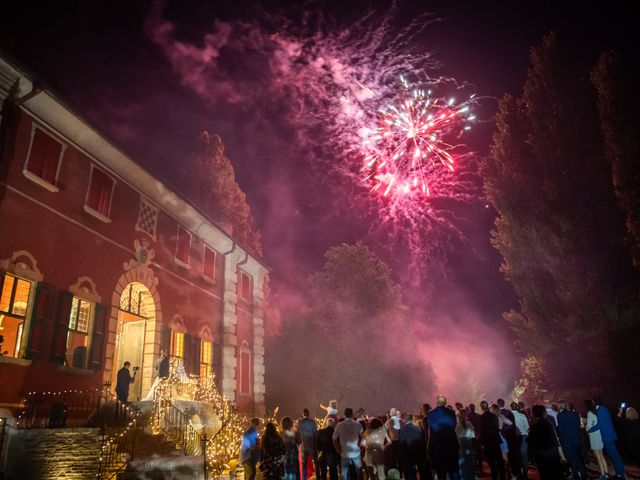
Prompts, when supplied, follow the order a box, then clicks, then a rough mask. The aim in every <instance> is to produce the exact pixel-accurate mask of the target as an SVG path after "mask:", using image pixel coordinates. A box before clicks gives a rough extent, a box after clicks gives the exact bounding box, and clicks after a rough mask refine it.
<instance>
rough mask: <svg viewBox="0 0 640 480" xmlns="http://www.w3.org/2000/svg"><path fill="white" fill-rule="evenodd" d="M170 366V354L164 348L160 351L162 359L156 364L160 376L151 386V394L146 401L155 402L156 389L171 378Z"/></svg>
mask: <svg viewBox="0 0 640 480" xmlns="http://www.w3.org/2000/svg"><path fill="white" fill-rule="evenodd" d="M169 366H170V365H169V354H168V353H167V351H166V350H165V349H164V348H163V349H162V350H160V358H159V359H158V362H157V363H156V370H157V371H158V376H157V377H156V379H155V380H154V381H153V385H151V389H150V390H149V393H148V394H147V396H146V397H145V400H153V394H154V393H155V391H156V388H158V385H159V384H160V382H161V381H162V380H164V379H166V378H169Z"/></svg>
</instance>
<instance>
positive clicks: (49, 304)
mask: <svg viewBox="0 0 640 480" xmlns="http://www.w3.org/2000/svg"><path fill="white" fill-rule="evenodd" d="M54 306H55V289H54V288H53V286H51V285H47V284H46V283H39V284H38V286H37V287H36V298H35V302H34V305H33V313H32V314H31V325H30V327H29V340H28V341H27V350H26V357H27V358H30V359H32V360H37V359H38V358H41V357H42V356H43V355H44V347H45V343H46V342H45V338H46V334H47V330H48V329H49V324H50V323H51V322H52V321H53V318H52V317H53V309H54Z"/></svg>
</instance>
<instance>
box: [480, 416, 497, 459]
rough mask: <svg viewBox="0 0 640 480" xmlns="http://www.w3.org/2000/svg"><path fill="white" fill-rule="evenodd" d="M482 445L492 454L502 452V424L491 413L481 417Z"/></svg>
mask: <svg viewBox="0 0 640 480" xmlns="http://www.w3.org/2000/svg"><path fill="white" fill-rule="evenodd" d="M480 432H481V433H480V443H481V444H482V446H483V447H484V448H485V450H487V451H490V452H491V453H499V452H500V443H501V442H502V440H501V439H500V422H499V421H498V417H496V416H495V415H494V414H493V413H491V412H490V411H488V410H487V411H486V412H484V413H483V414H482V415H480Z"/></svg>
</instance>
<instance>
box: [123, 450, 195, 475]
mask: <svg viewBox="0 0 640 480" xmlns="http://www.w3.org/2000/svg"><path fill="white" fill-rule="evenodd" d="M117 478H118V480H137V479H140V480H154V479H158V480H160V479H162V480H183V479H185V480H186V479H193V480H203V479H204V473H203V458H202V457H186V456H179V457H173V456H164V457H158V458H154V459H149V460H134V461H131V462H129V464H128V465H127V470H126V471H124V472H120V473H118V476H117Z"/></svg>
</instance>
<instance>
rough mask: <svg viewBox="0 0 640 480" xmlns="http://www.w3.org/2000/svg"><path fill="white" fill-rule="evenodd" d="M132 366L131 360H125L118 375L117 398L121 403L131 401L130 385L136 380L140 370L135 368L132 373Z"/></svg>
mask: <svg viewBox="0 0 640 480" xmlns="http://www.w3.org/2000/svg"><path fill="white" fill-rule="evenodd" d="M130 368H131V362H124V363H123V364H122V368H121V369H120V370H118V375H117V376H116V398H117V399H118V401H119V402H120V403H127V402H128V401H129V385H131V384H132V383H133V382H135V381H136V373H138V372H137V370H136V369H135V368H134V369H133V375H131V372H129V369H130Z"/></svg>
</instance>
